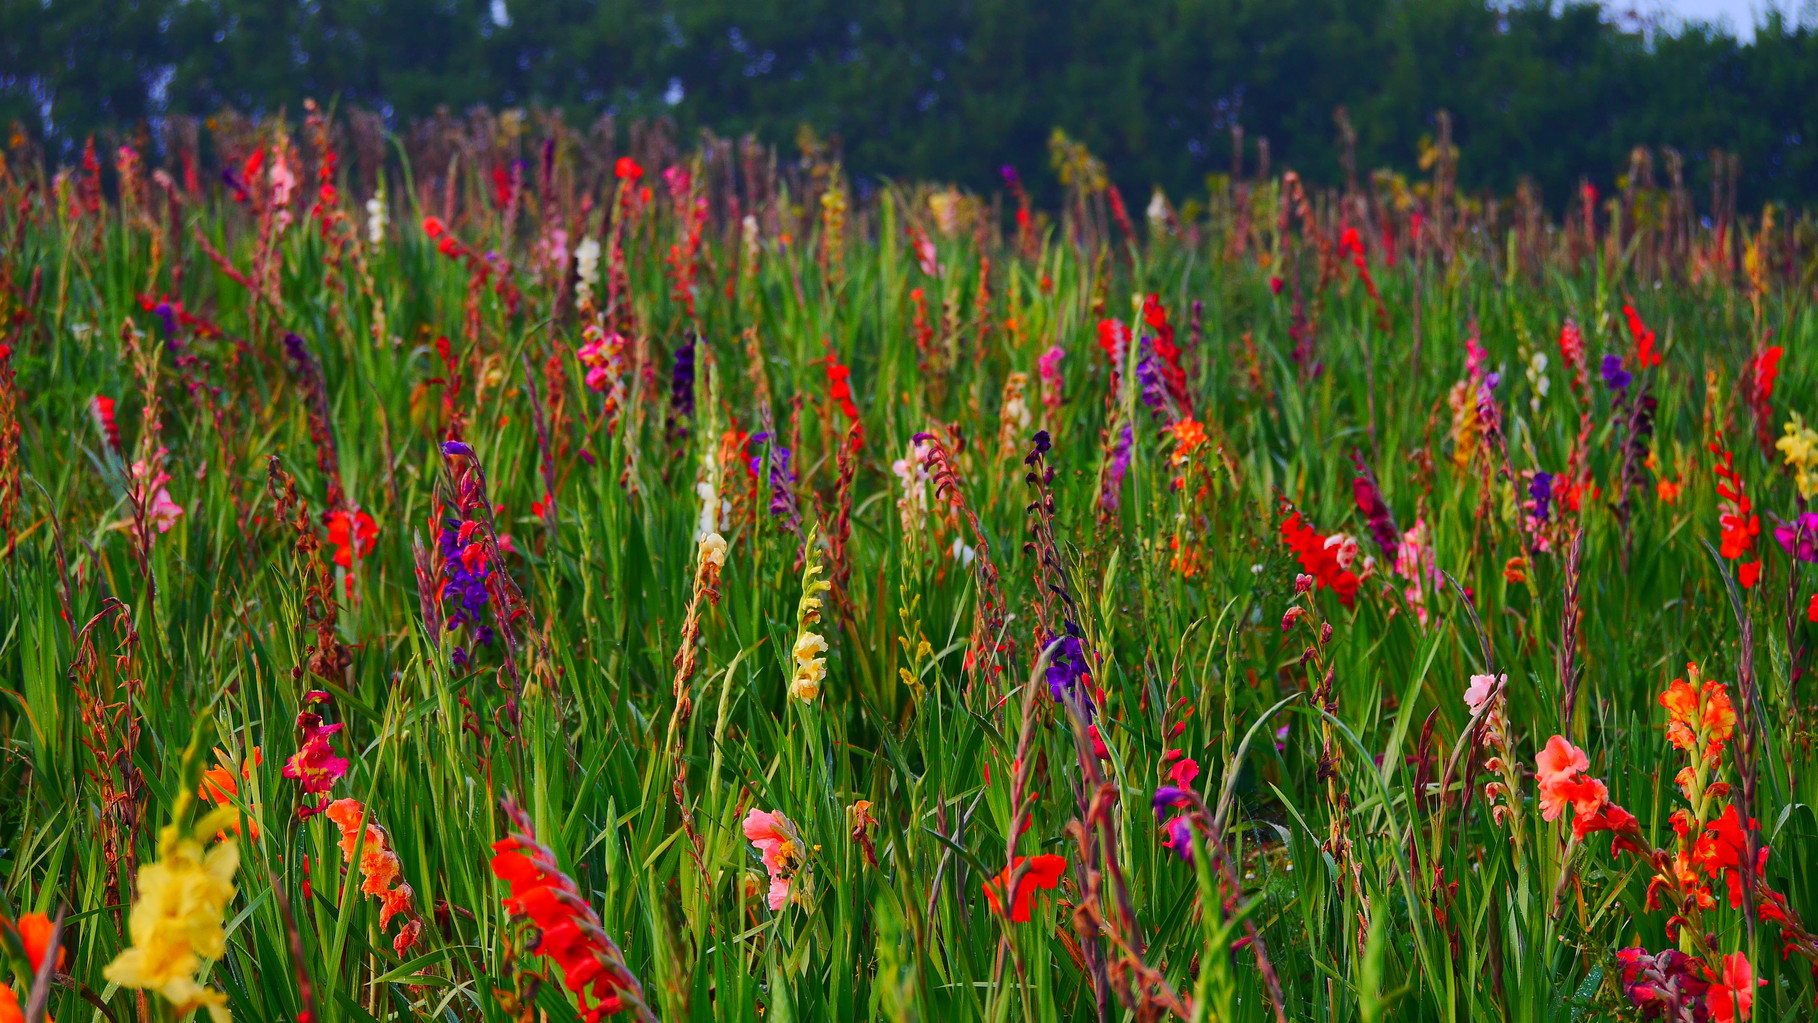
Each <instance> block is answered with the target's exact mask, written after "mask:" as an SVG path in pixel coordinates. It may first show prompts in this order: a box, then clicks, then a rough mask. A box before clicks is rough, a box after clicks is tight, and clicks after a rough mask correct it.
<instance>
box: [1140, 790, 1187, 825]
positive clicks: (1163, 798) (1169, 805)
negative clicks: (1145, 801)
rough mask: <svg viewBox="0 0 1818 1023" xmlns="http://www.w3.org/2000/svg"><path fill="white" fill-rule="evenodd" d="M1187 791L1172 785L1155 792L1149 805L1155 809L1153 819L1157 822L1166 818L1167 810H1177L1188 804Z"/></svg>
mask: <svg viewBox="0 0 1818 1023" xmlns="http://www.w3.org/2000/svg"><path fill="white" fill-rule="evenodd" d="M1188 801H1189V800H1188V795H1187V790H1186V789H1183V788H1179V787H1177V786H1174V785H1163V786H1162V787H1161V788H1158V789H1156V790H1155V798H1154V799H1151V800H1150V801H1149V802H1150V805H1152V806H1153V807H1155V819H1156V820H1157V821H1158V822H1159V821H1160V820H1161V819H1162V818H1164V817H1166V816H1168V811H1169V810H1178V809H1180V808H1181V807H1183V806H1186V805H1187V803H1188Z"/></svg>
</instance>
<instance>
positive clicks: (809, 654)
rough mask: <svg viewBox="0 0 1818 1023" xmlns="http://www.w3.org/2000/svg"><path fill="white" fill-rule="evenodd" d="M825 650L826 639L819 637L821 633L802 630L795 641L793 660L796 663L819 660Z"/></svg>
mask: <svg viewBox="0 0 1818 1023" xmlns="http://www.w3.org/2000/svg"><path fill="white" fill-rule="evenodd" d="M826 652H827V641H826V640H825V639H823V638H821V634H820V633H818V632H804V633H802V635H801V637H800V638H798V639H797V640H796V641H795V662H796V663H797V664H807V663H808V662H810V661H817V660H820V657H821V655H822V654H824V653H826Z"/></svg>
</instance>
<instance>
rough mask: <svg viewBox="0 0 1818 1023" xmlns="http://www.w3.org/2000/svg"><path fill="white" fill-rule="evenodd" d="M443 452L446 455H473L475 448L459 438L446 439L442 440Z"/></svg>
mask: <svg viewBox="0 0 1818 1023" xmlns="http://www.w3.org/2000/svg"><path fill="white" fill-rule="evenodd" d="M442 453H443V454H444V455H468V456H471V455H472V454H473V449H472V448H470V447H468V446H467V445H466V444H463V443H462V442H460V441H458V440H445V441H443V442H442Z"/></svg>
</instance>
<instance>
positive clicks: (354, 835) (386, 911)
mask: <svg viewBox="0 0 1818 1023" xmlns="http://www.w3.org/2000/svg"><path fill="white" fill-rule="evenodd" d="M322 812H323V816H325V817H327V818H328V819H329V820H331V821H333V822H334V823H335V826H336V827H338V828H340V829H341V842H340V846H341V855H342V857H343V858H345V859H346V860H347V861H348V863H349V864H352V863H353V859H354V852H355V850H356V848H357V849H358V851H359V856H360V862H359V868H360V877H361V878H362V881H361V884H360V891H361V892H363V893H365V894H366V895H369V896H371V897H373V898H375V899H378V900H379V930H380V931H381V932H383V931H384V930H385V928H386V927H388V926H390V925H391V921H392V918H393V917H396V916H398V915H400V914H402V915H403V916H404V918H405V923H404V926H402V927H400V928H399V929H398V934H397V937H395V938H393V939H392V943H391V947H392V951H394V952H396V953H397V954H398V955H399V956H403V955H404V954H405V953H406V952H408V951H410V948H411V946H413V945H415V944H416V943H417V940H418V939H419V938H420V937H421V936H422V933H423V921H422V920H421V919H420V918H419V917H418V916H417V913H416V910H415V909H414V908H413V907H412V906H411V901H410V900H411V899H412V897H414V896H415V894H416V892H415V891H414V890H413V889H412V888H411V887H410V885H409V884H407V883H405V881H404V865H403V863H402V862H400V861H399V859H398V854H397V852H396V851H394V850H393V849H392V847H391V839H390V836H388V835H386V833H385V830H384V829H383V828H380V827H379V826H378V825H376V824H373V823H372V822H371V817H370V815H369V814H368V813H367V812H366V807H364V806H362V805H361V803H360V801H359V800H357V799H337V800H335V801H334V802H332V803H330V804H328V809H326V810H324V811H322ZM362 822H364V827H362Z"/></svg>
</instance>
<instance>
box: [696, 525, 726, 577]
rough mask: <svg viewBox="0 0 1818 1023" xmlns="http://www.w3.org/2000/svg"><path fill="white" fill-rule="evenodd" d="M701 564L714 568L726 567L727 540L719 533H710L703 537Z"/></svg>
mask: <svg viewBox="0 0 1818 1023" xmlns="http://www.w3.org/2000/svg"><path fill="white" fill-rule="evenodd" d="M701 564H703V565H711V566H713V567H714V568H716V569H717V568H725V567H726V538H725V537H723V536H721V535H720V534H718V533H708V534H707V535H706V536H704V537H701Z"/></svg>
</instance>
